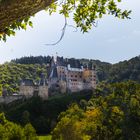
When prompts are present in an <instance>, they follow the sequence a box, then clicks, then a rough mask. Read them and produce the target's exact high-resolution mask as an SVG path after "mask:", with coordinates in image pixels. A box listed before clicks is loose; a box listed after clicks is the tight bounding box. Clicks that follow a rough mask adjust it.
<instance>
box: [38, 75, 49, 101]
mask: <svg viewBox="0 0 140 140" xmlns="http://www.w3.org/2000/svg"><path fill="white" fill-rule="evenodd" d="M38 96H40V97H41V98H42V99H43V100H47V99H48V83H47V81H46V78H45V76H44V74H42V76H41V80H40V83H39V91H38Z"/></svg>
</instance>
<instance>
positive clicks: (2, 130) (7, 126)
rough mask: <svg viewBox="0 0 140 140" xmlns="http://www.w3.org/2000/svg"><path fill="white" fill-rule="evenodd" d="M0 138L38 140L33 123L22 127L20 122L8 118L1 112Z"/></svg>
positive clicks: (5, 139)
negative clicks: (16, 122)
mask: <svg viewBox="0 0 140 140" xmlns="http://www.w3.org/2000/svg"><path fill="white" fill-rule="evenodd" d="M0 139H1V140H38V138H37V136H36V131H35V129H34V128H33V127H32V125H31V124H27V125H25V127H24V128H23V127H21V126H20V125H18V124H15V123H13V122H10V121H8V120H6V118H5V116H4V114H3V113H0Z"/></svg>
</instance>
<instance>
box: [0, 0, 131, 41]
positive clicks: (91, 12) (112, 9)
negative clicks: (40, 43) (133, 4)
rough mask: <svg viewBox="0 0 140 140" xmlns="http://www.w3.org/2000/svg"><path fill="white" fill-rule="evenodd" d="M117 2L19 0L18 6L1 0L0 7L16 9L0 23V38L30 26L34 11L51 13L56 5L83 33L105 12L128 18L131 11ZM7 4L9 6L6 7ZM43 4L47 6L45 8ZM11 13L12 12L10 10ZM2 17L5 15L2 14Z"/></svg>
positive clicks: (14, 2) (113, 0) (98, 0)
mask: <svg viewBox="0 0 140 140" xmlns="http://www.w3.org/2000/svg"><path fill="white" fill-rule="evenodd" d="M119 2H121V0H117V1H115V0H94V1H93V0H62V1H54V0H53V1H52V0H49V1H46V0H43V1H41V2H39V1H35V2H34V4H33V3H32V2H29V1H28V0H24V1H23V0H21V1H20V2H19V7H18V4H17V3H16V1H13V2H11V3H6V4H5V1H4V0H2V1H1V2H0V9H1V10H2V9H3V5H4V6H5V5H6V6H5V7H4V8H9V10H12V8H13V11H14V8H15V7H16V8H17V10H16V11H15V14H17V15H16V16H15V17H14V16H12V15H9V20H7V22H5V21H4V22H5V24H4V23H3V24H2V25H1V26H3V28H2V29H1V30H0V39H1V40H4V41H6V37H7V36H10V35H15V30H17V29H18V30H19V29H25V30H26V28H27V26H28V25H29V26H31V27H32V22H31V21H30V16H32V15H33V14H35V13H36V12H38V11H40V10H43V9H46V11H48V12H49V13H50V14H51V13H52V12H56V11H57V10H56V9H57V7H59V8H58V9H59V10H58V11H59V13H60V14H62V15H63V16H64V17H65V19H66V18H68V17H69V15H70V14H71V13H72V15H73V20H74V21H75V24H76V27H79V28H80V29H81V31H82V32H83V33H84V32H87V31H88V30H89V29H91V28H92V26H96V20H97V19H99V18H102V16H103V15H105V14H109V15H114V16H115V17H118V18H122V19H124V18H129V14H130V13H131V11H127V10H121V9H120V8H119V7H118V6H117V4H118V3H119ZM3 3H4V4H3ZM20 3H21V5H20ZM22 3H23V4H22ZM8 4H9V5H8ZM29 4H30V8H29V7H28V6H29ZM7 5H8V6H9V7H7ZM14 5H15V6H14ZM45 5H46V7H47V8H45ZM12 6H13V7H12ZM37 6H38V8H37ZM10 7H11V9H10ZM25 9H26V14H23V12H24V13H25V11H24V10H25ZM6 12H7V13H9V11H6ZM18 13H19V14H18ZM11 14H14V13H13V12H12V13H11ZM0 15H1V14H0ZM10 17H11V18H10ZM4 18H7V17H6V16H4ZM14 18H15V19H14ZM0 19H1V17H0ZM8 22H9V23H8Z"/></svg>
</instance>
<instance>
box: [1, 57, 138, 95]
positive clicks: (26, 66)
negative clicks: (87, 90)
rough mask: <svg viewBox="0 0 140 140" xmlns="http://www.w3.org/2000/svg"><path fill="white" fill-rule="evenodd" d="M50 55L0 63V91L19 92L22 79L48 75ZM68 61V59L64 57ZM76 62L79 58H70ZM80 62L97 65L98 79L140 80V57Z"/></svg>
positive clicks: (110, 80)
mask: <svg viewBox="0 0 140 140" xmlns="http://www.w3.org/2000/svg"><path fill="white" fill-rule="evenodd" d="M50 60H51V57H50V56H47V57H46V56H38V57H33V56H30V57H22V58H20V59H16V60H12V61H11V62H9V63H5V64H2V65H0V92H1V91H2V87H3V88H6V89H7V90H8V92H9V93H14V92H18V88H19V84H20V81H21V80H22V79H24V78H29V79H32V80H34V81H38V80H39V79H40V76H41V74H42V73H44V74H46V76H47V71H46V69H47V64H48V63H50ZM64 60H65V61H67V59H64ZM69 60H70V61H72V62H73V63H75V62H76V61H77V59H74V58H70V59H69ZM78 60H79V61H80V63H82V64H84V65H88V66H91V65H92V64H93V65H96V71H97V76H98V81H99V82H101V81H106V82H111V83H112V82H113V83H114V82H120V81H127V80H133V81H137V82H140V57H139V56H138V57H135V58H132V59H130V60H128V61H123V62H119V63H117V64H113V65H112V64H110V63H106V62H101V61H99V60H89V59H78Z"/></svg>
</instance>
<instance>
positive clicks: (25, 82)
mask: <svg viewBox="0 0 140 140" xmlns="http://www.w3.org/2000/svg"><path fill="white" fill-rule="evenodd" d="M21 83H23V84H24V85H25V86H34V82H33V80H31V79H23V80H22V81H21Z"/></svg>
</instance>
